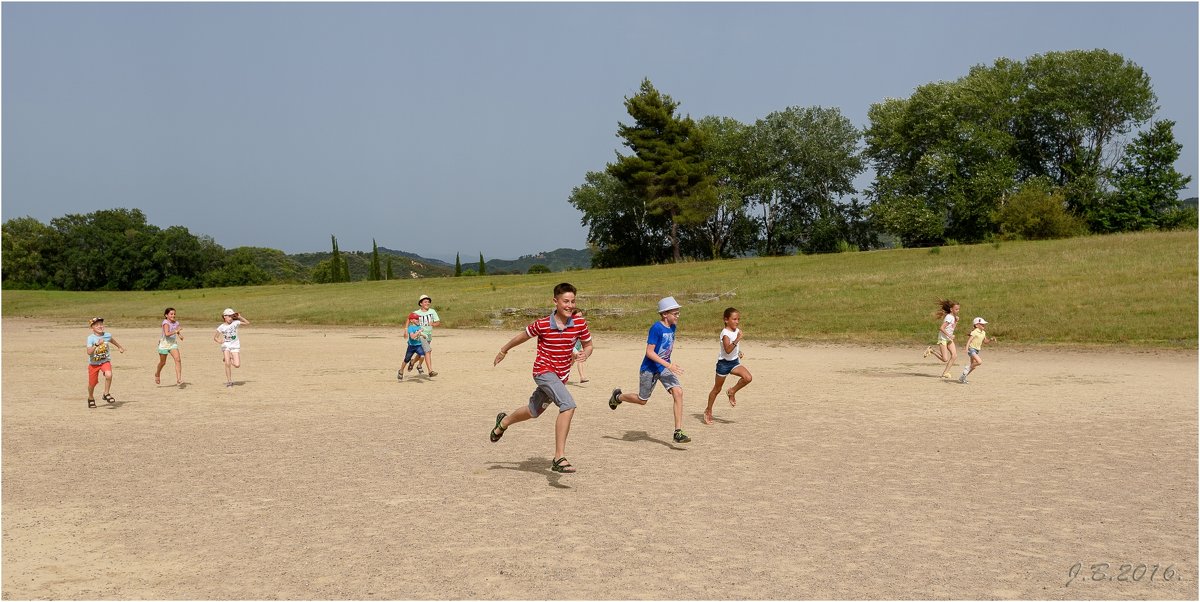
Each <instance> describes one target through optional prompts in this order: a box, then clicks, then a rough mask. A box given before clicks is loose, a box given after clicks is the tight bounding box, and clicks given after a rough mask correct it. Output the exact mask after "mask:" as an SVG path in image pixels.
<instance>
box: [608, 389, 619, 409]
mask: <svg viewBox="0 0 1200 602" xmlns="http://www.w3.org/2000/svg"><path fill="white" fill-rule="evenodd" d="M619 405H621V390H620V389H613V393H612V397H609V398H608V409H610V410H615V409H617V406H619Z"/></svg>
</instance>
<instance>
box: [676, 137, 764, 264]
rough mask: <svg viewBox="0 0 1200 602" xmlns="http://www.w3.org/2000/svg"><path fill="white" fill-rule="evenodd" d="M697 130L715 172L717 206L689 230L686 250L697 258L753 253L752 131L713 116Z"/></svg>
mask: <svg viewBox="0 0 1200 602" xmlns="http://www.w3.org/2000/svg"><path fill="white" fill-rule="evenodd" d="M697 127H698V128H699V129H700V131H701V132H702V133H703V134H704V138H705V140H706V144H705V146H704V153H703V159H704V161H705V163H707V164H708V166H709V169H711V170H712V172H711V175H712V182H713V189H714V192H715V193H716V198H717V203H716V207H715V209H714V210H713V212H712V214H711V215H709V216H708V218H707V219H705V220H704V221H703V222H701V223H699V224H696V225H694V226H691V227H690V228H686V229H685V230H686V232H685V233H684V234H683V235H682V238H683V239H684V242H683V243H682V247H683V248H684V249H687V250H689V251H692V252H693V253H694V254H695V255H697V256H702V257H710V258H712V259H717V258H720V257H731V256H733V255H737V254H739V253H743V252H745V251H748V250H750V249H752V248H753V247H754V243H755V241H756V239H757V226H756V224H755V223H754V221H753V220H752V219H751V218H750V217H749V215H748V214H747V213H746V208H747V206H748V205H749V201H750V199H752V198H753V196H754V195H753V192H752V190H751V188H750V182H749V177H750V176H749V174H750V173H751V171H752V161H751V154H750V149H749V143H750V128H748V127H747V126H746V125H745V124H743V123H741V122H739V121H737V120H736V119H731V118H728V117H712V116H710V117H704V118H702V119H701V120H700V121H699V122H697ZM692 241H695V242H692Z"/></svg>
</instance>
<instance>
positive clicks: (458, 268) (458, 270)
mask: <svg viewBox="0 0 1200 602" xmlns="http://www.w3.org/2000/svg"><path fill="white" fill-rule="evenodd" d="M458 256H459V254H458V253H455V254H454V277H455V278H457V277H459V276H462V275H463V271H462V261H461V260H459V258H458Z"/></svg>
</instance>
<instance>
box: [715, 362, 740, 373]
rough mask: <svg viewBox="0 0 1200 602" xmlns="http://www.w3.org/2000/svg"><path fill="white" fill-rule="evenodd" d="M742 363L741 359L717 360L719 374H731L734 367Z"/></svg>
mask: <svg viewBox="0 0 1200 602" xmlns="http://www.w3.org/2000/svg"><path fill="white" fill-rule="evenodd" d="M741 365H742V362H741V360H717V376H729V373H730V372H733V369H734V368H737V367H738V366H741Z"/></svg>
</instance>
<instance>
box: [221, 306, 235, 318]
mask: <svg viewBox="0 0 1200 602" xmlns="http://www.w3.org/2000/svg"><path fill="white" fill-rule="evenodd" d="M236 313H237V312H236V311H233V308H232V307H226V308H225V311H223V312H221V315H222V316H232V315H234V314H236Z"/></svg>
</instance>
